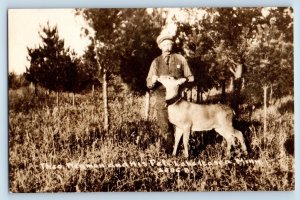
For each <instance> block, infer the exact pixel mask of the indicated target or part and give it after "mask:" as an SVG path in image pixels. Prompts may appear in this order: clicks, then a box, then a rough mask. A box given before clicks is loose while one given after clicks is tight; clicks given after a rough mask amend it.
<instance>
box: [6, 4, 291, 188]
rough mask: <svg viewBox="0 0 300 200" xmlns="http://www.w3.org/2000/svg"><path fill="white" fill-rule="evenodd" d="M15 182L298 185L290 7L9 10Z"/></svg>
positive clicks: (45, 184) (123, 185)
mask: <svg viewBox="0 0 300 200" xmlns="http://www.w3.org/2000/svg"><path fill="white" fill-rule="evenodd" d="M7 35H8V74H7V76H8V91H7V92H8V138H9V141H8V142H9V160H8V162H9V163H8V165H9V192H11V193H41V192H43V193H44V192H49V193H53V192H174V191H175V192H195V191H196V192H205V191H294V190H295V152H294V148H295V144H294V138H295V133H294V13H293V8H292V7H202V8H201V7H197V8H196V7H186V8H185V7H182V8H74V9H65V8H64V9H8V33H7Z"/></svg>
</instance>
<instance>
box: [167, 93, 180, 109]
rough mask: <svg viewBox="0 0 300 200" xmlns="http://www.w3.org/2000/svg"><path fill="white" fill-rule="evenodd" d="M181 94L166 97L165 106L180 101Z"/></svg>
mask: <svg viewBox="0 0 300 200" xmlns="http://www.w3.org/2000/svg"><path fill="white" fill-rule="evenodd" d="M181 98H182V97H181V96H180V95H178V94H177V95H175V96H174V97H172V98H167V99H166V107H168V106H170V105H172V104H175V103H177V102H178V101H180V100H181Z"/></svg>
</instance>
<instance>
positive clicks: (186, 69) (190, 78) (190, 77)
mask: <svg viewBox="0 0 300 200" xmlns="http://www.w3.org/2000/svg"><path fill="white" fill-rule="evenodd" d="M181 62H182V65H183V76H184V78H185V79H186V80H185V81H184V82H193V81H194V75H193V74H192V71H191V69H190V66H189V64H188V62H187V61H186V59H185V58H184V57H183V56H182V57H181ZM184 82H183V83H184Z"/></svg>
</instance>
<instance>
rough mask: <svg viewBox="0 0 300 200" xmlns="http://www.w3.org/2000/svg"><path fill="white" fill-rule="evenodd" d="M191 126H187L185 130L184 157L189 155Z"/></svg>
mask: <svg viewBox="0 0 300 200" xmlns="http://www.w3.org/2000/svg"><path fill="white" fill-rule="evenodd" d="M190 132H191V129H190V128H185V129H184V130H183V146H184V157H186V158H188V157H189V138H190Z"/></svg>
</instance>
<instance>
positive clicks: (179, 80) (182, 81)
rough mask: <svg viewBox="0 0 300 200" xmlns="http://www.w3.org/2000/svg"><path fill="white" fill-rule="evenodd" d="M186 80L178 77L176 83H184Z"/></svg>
mask: <svg viewBox="0 0 300 200" xmlns="http://www.w3.org/2000/svg"><path fill="white" fill-rule="evenodd" d="M186 81H187V78H180V79H178V80H177V82H178V85H182V84H184V83H185V82H186Z"/></svg>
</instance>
